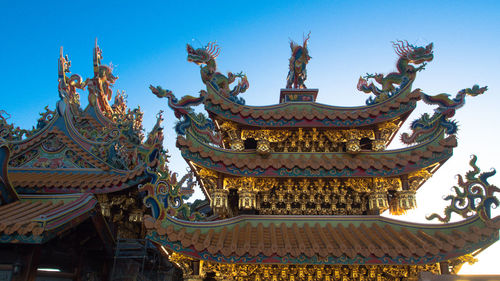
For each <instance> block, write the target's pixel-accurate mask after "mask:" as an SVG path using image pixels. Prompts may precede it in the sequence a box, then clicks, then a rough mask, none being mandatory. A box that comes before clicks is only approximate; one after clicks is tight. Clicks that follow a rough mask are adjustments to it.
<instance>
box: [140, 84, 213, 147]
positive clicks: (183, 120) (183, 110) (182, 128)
mask: <svg viewBox="0 0 500 281" xmlns="http://www.w3.org/2000/svg"><path fill="white" fill-rule="evenodd" d="M149 89H150V90H151V92H152V93H153V94H154V95H156V96H157V97H159V98H167V99H168V106H169V107H170V108H171V109H172V110H173V111H174V114H175V117H177V119H179V121H178V122H177V123H176V125H175V132H176V133H177V134H179V135H185V134H186V131H187V130H188V129H191V130H192V132H193V133H194V134H195V135H196V136H198V137H200V138H201V139H203V140H204V141H205V142H207V143H213V144H216V145H220V144H221V142H222V137H221V136H220V135H219V134H214V133H213V132H214V130H215V125H214V123H213V122H212V120H210V119H209V118H207V117H206V116H205V115H203V113H198V114H196V113H195V112H194V110H193V109H192V108H191V106H197V105H200V104H201V103H202V102H203V101H204V100H205V95H206V92H205V91H200V96H199V97H193V96H190V95H186V96H184V97H182V98H181V99H180V100H178V99H177V98H176V97H175V96H174V94H173V93H172V91H170V90H165V89H163V88H162V87H160V86H157V87H153V86H152V85H150V86H149Z"/></svg>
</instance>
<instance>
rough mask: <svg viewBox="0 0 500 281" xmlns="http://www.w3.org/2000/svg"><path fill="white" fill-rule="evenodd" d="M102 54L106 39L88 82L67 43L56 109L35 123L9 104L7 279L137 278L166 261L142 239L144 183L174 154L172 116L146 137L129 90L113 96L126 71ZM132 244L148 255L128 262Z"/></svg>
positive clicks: (1, 204)
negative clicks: (167, 134) (18, 120)
mask: <svg viewBox="0 0 500 281" xmlns="http://www.w3.org/2000/svg"><path fill="white" fill-rule="evenodd" d="M101 59H102V52H101V50H100V48H99V47H98V46H97V43H96V45H95V47H94V54H93V70H94V77H92V78H88V79H86V80H83V79H82V77H81V76H79V75H78V74H72V75H70V65H71V63H70V61H69V59H68V56H63V50H62V48H61V55H60V57H59V60H58V64H59V69H58V80H59V86H58V90H59V96H60V100H59V101H58V102H57V104H56V107H55V109H54V110H50V109H49V108H48V107H47V108H46V111H45V112H43V113H41V114H40V115H41V116H40V119H39V120H38V122H37V124H36V127H35V126H34V127H33V129H32V130H23V129H20V128H18V127H14V126H13V125H11V124H9V123H8V120H7V118H8V117H9V116H8V115H7V114H6V113H5V112H2V116H0V117H1V119H0V140H1V141H2V146H1V149H2V150H1V156H2V157H1V159H0V160H1V164H2V181H1V184H2V185H1V189H0V195H1V196H0V197H1V198H0V199H1V200H0V265H1V266H0V273H1V274H3V277H5V279H2V276H0V280H11V279H9V276H10V278H12V280H22V281H25V280H30V281H31V280H35V279H36V278H42V277H44V278H46V279H44V280H136V279H116V278H114V277H116V276H118V275H120V274H119V273H120V272H118V271H121V273H122V275H127V276H129V277H132V276H135V275H136V274H137V271H138V270H139V267H140V269H141V270H142V269H144V267H145V266H146V265H147V263H146V265H145V262H144V260H146V259H147V258H149V261H150V260H151V257H152V256H154V255H155V254H156V255H157V256H158V259H161V260H164V259H163V258H161V255H159V252H158V250H156V248H155V247H150V248H151V249H148V247H147V243H144V241H142V243H139V242H140V241H141V239H142V240H143V239H144V236H145V229H144V227H143V224H142V218H143V215H144V212H145V210H146V207H145V205H144V204H143V203H142V200H141V196H140V195H139V191H138V188H137V187H138V186H139V185H140V184H144V183H146V182H149V181H150V180H151V175H150V174H148V173H147V171H146V170H147V169H157V168H159V167H160V166H162V165H164V164H165V161H166V160H167V159H166V154H165V151H163V144H162V142H163V133H162V128H161V126H160V123H161V121H162V116H161V113H160V114H159V115H158V116H157V117H158V120H157V124H156V125H155V126H154V127H153V129H152V131H151V132H150V133H149V134H148V135H147V137H145V136H144V132H143V131H144V130H143V128H142V116H143V113H142V112H141V110H140V108H136V109H128V108H127V105H126V95H125V94H124V93H123V92H121V93H120V92H117V93H116V94H114V95H113V92H112V88H111V87H112V86H113V84H114V83H115V81H116V79H117V78H118V77H116V76H114V75H113V73H112V70H113V69H112V68H111V67H110V66H107V65H104V64H101ZM89 66H92V64H89ZM83 89H87V90H88V106H87V107H86V108H85V109H82V108H81V106H80V95H79V94H78V92H77V90H83ZM113 96H114V102H113V103H112V104H111V103H110V102H111V99H112V97H113ZM181 192H183V194H184V195H189V194H190V193H192V190H190V189H186V188H184V189H183V190H182V191H181ZM127 247H128V248H127ZM122 248H124V249H125V250H127V249H128V252H129V253H132V254H133V256H134V257H136V258H135V260H139V261H138V262H136V263H135V264H130V262H131V261H132V260H133V259H132V260H130V259H129V260H128V262H129V263H128V264H126V265H123V264H121V265H119V263H120V262H121V260H117V258H120V257H121V256H119V255H120V250H122ZM125 250H123V251H121V252H124V251H125ZM151 251H152V252H155V253H153V254H151V253H148V252H151ZM125 252H126V251H125ZM124 257H126V255H125V256H124ZM125 260H126V259H125ZM137 264H139V265H138V266H136V265H137ZM157 265H158V266H160V265H161V261H158V262H157ZM134 266H136V268H135V269H134ZM39 268H45V269H49V271H39V270H37V269H39ZM123 268H127V270H128V271H127V272H124V270H123ZM155 270H159V268H158V267H157V268H156V269H155ZM47 278H59V279H47ZM61 278H62V279H61ZM36 280H38V279H36Z"/></svg>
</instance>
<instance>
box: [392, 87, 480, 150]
mask: <svg viewBox="0 0 500 281" xmlns="http://www.w3.org/2000/svg"><path fill="white" fill-rule="evenodd" d="M486 90H488V87H479V86H478V85H474V86H473V87H472V88H467V89H463V90H461V91H459V92H458V94H457V95H456V97H455V98H453V99H450V95H449V94H444V93H443V94H439V95H435V96H429V95H427V94H424V93H422V92H421V93H420V97H421V99H422V100H423V101H424V102H425V103H427V104H430V105H437V106H438V108H436V109H434V114H433V115H432V116H429V114H427V113H424V114H422V116H420V118H419V119H417V120H415V121H413V122H412V123H411V126H410V128H411V130H412V133H411V135H410V134H408V133H403V134H401V141H402V142H403V143H405V144H412V143H421V142H424V141H425V140H428V139H429V138H431V137H433V136H435V135H436V134H438V133H439V131H440V130H444V132H445V133H446V134H448V135H454V134H456V133H457V131H458V126H457V122H456V121H455V120H449V118H451V117H453V116H455V111H456V110H457V109H459V108H461V107H462V106H464V104H465V96H467V95H469V96H472V97H475V96H478V95H481V94H483V93H484V92H485V91H486Z"/></svg>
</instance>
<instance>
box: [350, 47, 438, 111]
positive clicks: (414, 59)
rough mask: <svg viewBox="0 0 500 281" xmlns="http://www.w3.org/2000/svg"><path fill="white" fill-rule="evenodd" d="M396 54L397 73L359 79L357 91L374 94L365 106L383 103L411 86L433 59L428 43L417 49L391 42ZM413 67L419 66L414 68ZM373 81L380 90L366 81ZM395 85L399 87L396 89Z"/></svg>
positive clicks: (368, 75) (371, 75) (377, 74)
mask: <svg viewBox="0 0 500 281" xmlns="http://www.w3.org/2000/svg"><path fill="white" fill-rule="evenodd" d="M392 45H393V47H394V50H395V52H396V54H397V55H398V56H399V58H398V61H397V63H396V67H397V72H391V73H389V74H387V75H383V74H380V73H375V74H368V73H367V74H366V75H365V76H363V77H359V80H358V86H357V88H358V90H359V91H362V92H365V93H367V94H370V93H372V94H374V95H375V98H373V97H370V98H368V99H367V100H366V104H367V105H370V104H375V103H378V102H381V101H384V100H386V99H388V98H390V97H392V96H394V95H396V94H398V93H400V92H401V91H402V90H403V89H405V88H406V87H407V86H410V87H411V84H412V83H413V81H414V80H415V78H416V76H417V72H419V71H421V70H424V69H425V66H426V65H427V62H429V61H432V59H433V58H434V55H433V52H432V48H433V44H432V43H430V44H429V45H427V46H425V47H417V46H414V45H411V44H409V43H408V41H401V40H397V42H392ZM411 64H414V65H420V66H418V67H415V66H413V65H411ZM370 78H372V79H374V80H375V82H377V83H379V84H380V85H381V86H382V88H378V87H377V86H375V85H374V84H373V82H370V83H368V79H370ZM395 85H399V87H396V86H395Z"/></svg>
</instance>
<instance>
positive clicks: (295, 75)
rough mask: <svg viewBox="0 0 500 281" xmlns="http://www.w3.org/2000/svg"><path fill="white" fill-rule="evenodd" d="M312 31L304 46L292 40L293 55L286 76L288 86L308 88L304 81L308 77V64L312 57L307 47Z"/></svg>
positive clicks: (288, 87)
mask: <svg viewBox="0 0 500 281" xmlns="http://www.w3.org/2000/svg"><path fill="white" fill-rule="evenodd" d="M310 35H311V32H309V34H307V37H306V38H305V39H304V40H303V43H302V46H300V45H299V44H297V43H295V42H294V41H292V40H290V48H291V49H292V57H291V58H290V70H289V71H288V76H287V78H286V88H287V89H290V88H294V89H307V87H306V85H305V84H304V82H305V81H306V79H307V71H306V65H307V63H308V62H309V60H310V59H311V57H310V56H309V50H308V49H307V41H308V40H309V37H310Z"/></svg>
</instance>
